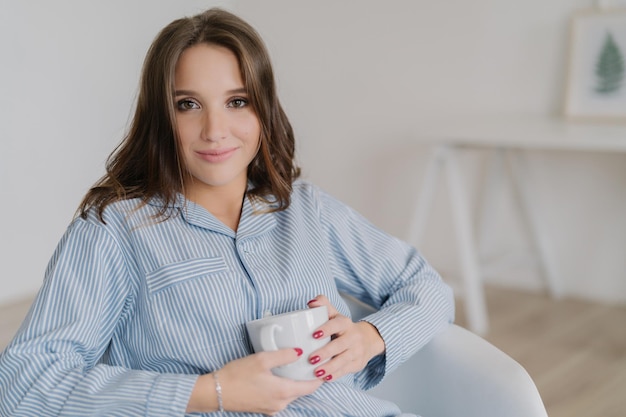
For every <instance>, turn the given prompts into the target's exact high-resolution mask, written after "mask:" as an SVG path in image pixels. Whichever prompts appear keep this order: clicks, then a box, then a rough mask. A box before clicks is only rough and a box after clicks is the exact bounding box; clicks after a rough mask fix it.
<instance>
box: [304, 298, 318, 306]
mask: <svg viewBox="0 0 626 417" xmlns="http://www.w3.org/2000/svg"><path fill="white" fill-rule="evenodd" d="M314 301H317V300H316V299H315V298H314V299H312V300H311V301H309V302H308V303H306V304H307V305H309V304H311V303H312V302H314Z"/></svg>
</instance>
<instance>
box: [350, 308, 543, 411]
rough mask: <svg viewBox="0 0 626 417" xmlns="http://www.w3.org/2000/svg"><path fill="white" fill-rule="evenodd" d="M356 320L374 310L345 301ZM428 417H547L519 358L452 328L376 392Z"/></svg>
mask: <svg viewBox="0 0 626 417" xmlns="http://www.w3.org/2000/svg"><path fill="white" fill-rule="evenodd" d="M345 298H346V301H347V302H348V305H349V306H350V309H351V311H352V312H353V318H354V317H356V319H358V318H360V317H363V316H364V315H366V314H368V313H369V312H371V311H374V310H373V309H372V308H371V307H369V306H367V305H365V304H363V303H360V302H359V301H356V300H354V299H351V298H350V297H345ZM370 392H371V393H372V394H373V395H375V396H377V397H380V398H385V399H388V400H391V401H393V402H395V403H396V404H398V405H399V406H400V409H402V411H404V412H412V413H417V414H419V415H423V416H427V417H459V416H464V417H547V413H546V409H545V407H544V405H543V402H542V400H541V397H540V395H539V392H538V391H537V387H536V386H535V383H534V382H533V380H532V379H531V377H530V376H529V375H528V372H526V370H525V369H524V368H523V367H522V366H521V365H520V364H519V363H517V362H516V361H515V360H514V359H513V358H511V357H510V356H508V355H507V354H506V353H504V352H502V351H501V350H499V349H498V348H496V347H495V346H493V345H492V344H491V343H489V342H487V341H486V340H485V339H483V338H481V337H480V336H478V335H476V334H474V333H472V332H470V331H468V330H465V329H464V328H462V327H460V326H457V325H454V324H453V325H450V326H449V327H448V328H447V329H446V330H444V331H443V332H441V333H440V334H438V335H437V336H435V338H434V339H433V340H431V341H430V342H429V343H428V344H427V345H426V346H424V347H423V348H422V349H420V350H419V351H418V352H417V353H416V354H415V355H413V357H411V358H410V359H409V360H408V361H407V362H406V363H404V364H402V365H401V366H400V368H398V369H397V370H396V371H395V372H393V373H392V374H391V375H388V376H387V377H386V378H385V379H384V380H383V382H382V383H381V384H380V385H378V386H377V387H375V388H374V389H372V390H371V391H370Z"/></svg>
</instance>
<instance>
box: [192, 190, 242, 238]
mask: <svg viewBox="0 0 626 417" xmlns="http://www.w3.org/2000/svg"><path fill="white" fill-rule="evenodd" d="M245 192H246V187H245V186H243V187H242V186H238V187H233V186H229V187H207V186H201V187H198V186H192V187H189V188H188V190H187V192H186V195H185V196H186V197H187V198H188V199H189V200H191V201H193V202H194V203H196V204H198V205H200V206H202V207H204V208H205V209H206V210H207V211H208V212H209V213H211V214H212V215H213V216H215V217H216V218H217V219H218V220H220V221H221V222H222V223H224V224H225V225H226V226H228V227H230V228H231V229H232V230H234V231H237V227H238V226H239V219H240V218H241V208H242V206H243V198H244V196H245Z"/></svg>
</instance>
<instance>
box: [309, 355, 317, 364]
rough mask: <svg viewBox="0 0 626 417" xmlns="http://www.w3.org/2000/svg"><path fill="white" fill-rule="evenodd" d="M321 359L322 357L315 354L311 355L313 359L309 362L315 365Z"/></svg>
mask: <svg viewBox="0 0 626 417" xmlns="http://www.w3.org/2000/svg"><path fill="white" fill-rule="evenodd" d="M319 361H320V357H319V356H317V355H316V356H313V357H311V359H309V362H310V363H311V364H313V365H315V364H316V363H318V362H319Z"/></svg>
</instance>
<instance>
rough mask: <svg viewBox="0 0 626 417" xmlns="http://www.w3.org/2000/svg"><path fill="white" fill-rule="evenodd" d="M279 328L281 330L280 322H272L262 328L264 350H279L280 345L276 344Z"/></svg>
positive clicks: (262, 347) (262, 346)
mask: <svg viewBox="0 0 626 417" xmlns="http://www.w3.org/2000/svg"><path fill="white" fill-rule="evenodd" d="M277 330H280V326H279V325H278V324H271V325H269V326H265V327H262V328H261V335H260V336H261V337H260V339H261V349H263V350H264V351H271V350H278V346H276V339H275V337H274V335H275V334H276V331H277Z"/></svg>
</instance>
